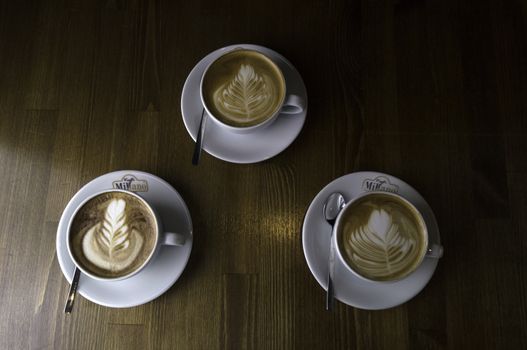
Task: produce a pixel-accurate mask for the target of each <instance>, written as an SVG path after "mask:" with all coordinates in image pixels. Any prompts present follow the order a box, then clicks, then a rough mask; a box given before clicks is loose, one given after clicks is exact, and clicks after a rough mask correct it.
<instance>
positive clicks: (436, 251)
mask: <svg viewBox="0 0 527 350" xmlns="http://www.w3.org/2000/svg"><path fill="white" fill-rule="evenodd" d="M442 256H443V246H441V245H439V244H431V245H429V246H428V249H427V250H426V257H427V258H434V259H439V258H440V257H442Z"/></svg>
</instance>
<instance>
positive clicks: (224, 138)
mask: <svg viewBox="0 0 527 350" xmlns="http://www.w3.org/2000/svg"><path fill="white" fill-rule="evenodd" d="M236 47H243V48H248V49H258V50H261V51H262V52H263V53H265V54H267V55H268V56H269V57H271V58H272V59H273V61H274V62H275V63H276V64H278V66H279V67H280V69H281V70H282V72H283V73H284V77H285V80H286V82H287V93H288V94H295V95H298V96H300V97H302V98H303V99H304V101H305V104H306V108H305V110H304V111H303V112H302V113H299V114H295V115H284V114H280V115H279V116H278V118H277V119H276V120H275V121H274V122H273V123H272V124H271V125H269V126H268V127H266V128H264V129H261V130H257V131H255V132H253V133H250V134H236V133H232V132H230V131H227V130H224V129H223V128H221V127H219V126H218V125H217V124H216V123H215V122H214V121H212V120H210V119H209V120H207V122H206V125H205V132H204V137H203V149H204V150H205V151H207V153H209V154H211V155H213V156H214V157H216V158H219V159H223V160H225V161H228V162H232V163H256V162H261V161H263V160H266V159H269V158H271V157H274V156H275V155H277V154H278V153H280V152H282V151H283V150H285V149H286V148H287V147H288V146H289V145H290V144H291V143H292V142H293V141H294V140H295V139H296V137H297V136H298V134H299V133H300V130H302V126H303V125H304V121H305V120H306V113H307V92H306V87H305V86H304V82H303V81H302V77H301V76H300V74H299V73H298V71H297V70H296V69H295V67H293V65H292V64H291V63H290V62H289V61H288V60H287V59H285V58H284V57H283V56H282V55H280V54H278V53H277V52H275V51H273V50H270V49H268V48H265V47H262V46H258V45H249V44H242V45H231V46H227V47H224V48H221V49H219V50H216V51H214V52H212V53H210V54H208V55H207V56H206V57H205V58H203V59H202V60H201V61H199V62H198V64H197V65H196V66H195V67H194V68H193V69H192V71H191V72H190V74H189V76H188V78H187V80H186V81H185V85H184V86H183V93H182V94H181V114H182V115H183V122H184V123H185V127H186V128H187V131H188V133H189V134H190V136H191V137H192V139H193V140H196V134H197V131H198V128H199V122H200V118H201V112H202V109H203V105H202V103H201V98H200V92H199V89H200V81H201V76H202V74H203V71H204V70H205V68H206V67H207V66H208V64H209V63H210V62H212V61H213V60H214V59H216V58H217V57H219V56H220V55H221V54H222V53H223V52H225V51H229V50H232V49H233V48H236Z"/></svg>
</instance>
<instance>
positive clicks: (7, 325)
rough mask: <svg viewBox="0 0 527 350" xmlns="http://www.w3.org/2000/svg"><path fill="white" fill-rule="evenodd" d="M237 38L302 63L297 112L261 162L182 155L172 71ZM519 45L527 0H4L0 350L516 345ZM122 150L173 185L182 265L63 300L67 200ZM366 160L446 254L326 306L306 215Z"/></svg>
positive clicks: (524, 46)
mask: <svg viewBox="0 0 527 350" xmlns="http://www.w3.org/2000/svg"><path fill="white" fill-rule="evenodd" d="M243 42H247V43H257V44H260V45H264V46H268V47H270V48H272V49H274V50H276V51H278V52H280V53H282V54H283V55H285V56H286V57H287V58H288V59H289V60H290V61H291V62H293V64H294V65H295V66H296V68H297V69H298V70H299V72H300V74H301V75H302V77H303V79H304V82H305V84H306V86H307V89H308V93H309V112H308V118H307V120H306V123H305V126H304V129H303V130H302V132H301V134H300V135H299V137H298V138H297V140H295V142H294V143H293V144H292V145H291V146H290V147H289V148H288V149H287V150H285V151H284V152H283V153H281V154H279V155H278V156H276V157H274V158H272V159H270V160H268V161H265V162H262V163H258V164H250V165H237V164H229V163H226V162H223V161H221V160H218V159H215V158H213V157H211V156H209V155H207V154H204V156H203V157H202V161H201V163H200V165H199V167H193V166H192V165H191V162H190V161H191V154H192V150H193V142H192V140H191V138H190V137H189V136H188V134H187V132H186V130H185V127H184V125H183V122H182V118H181V112H180V96H181V89H182V86H183V83H184V81H185V79H186V77H187V75H188V73H189V72H190V70H191V69H192V67H193V66H194V65H195V64H196V63H197V62H198V61H199V60H200V59H201V58H202V57H203V56H204V55H206V54H207V53H208V52H210V51H212V50H214V49H217V48H219V47H223V46H226V45H229V44H233V43H243ZM526 56H527V4H526V3H525V2H524V1H520V0H513V1H508V2H494V1H490V0H483V1H477V2H476V1H468V0H464V1H441V0H395V1H394V0H370V1H362V0H353V1H345V0H336V1H330V2H324V1H316V0H309V1H300V0H288V1H279V0H269V1H264V2H244V1H238V0H233V1H228V2H216V1H204V0H195V1H185V2H179V1H166V0H131V1H122V0H102V1H96V2H93V1H84V0H56V1H28V0H27V1H0V193H1V195H0V313H1V317H0V349H127V350H128V349H175V348H176V349H328V348H329V349H368V350H369V349H463V348H480V349H523V348H527V331H526V330H527V298H526V295H527V275H526V272H525V271H527V235H526V232H527V218H526V215H525V212H526V210H527V185H526V184H527V162H526V161H525V153H526V152H527V141H526V140H527V99H526V98H525V96H526V93H527V61H526V60H525V57H526ZM118 169H138V170H143V171H147V172H151V173H155V174H157V175H159V176H161V177H163V178H164V179H166V180H167V181H169V182H170V183H171V184H172V185H173V186H174V187H175V188H177V190H178V191H179V192H180V193H181V194H182V196H183V197H184V198H185V201H186V202H187V204H188V206H189V208H190V211H191V213H192V219H193V224H194V232H195V241H194V247H193V251H192V255H191V259H190V262H189V265H188V266H187V269H186V270H185V272H184V273H183V275H182V276H181V278H180V279H179V280H178V281H177V283H176V284H175V285H174V286H173V287H172V288H171V289H170V290H169V291H167V292H166V293H165V294H164V295H162V296H161V297H159V298H158V299H156V300H155V301H153V302H150V303H148V304H146V305H142V306H139V307H135V308H130V309H122V310H117V309H109V308H105V307H102V306H99V305H96V304H93V303H91V302H89V301H87V300H85V299H83V298H80V299H79V300H78V304H77V305H76V307H75V312H74V313H73V314H72V315H70V316H68V317H66V316H64V315H63V312H62V309H63V306H64V300H65V297H66V294H67V291H68V286H67V283H66V280H65V279H64V277H63V276H62V272H61V271H60V267H59V265H58V262H57V257H56V254H55V236H56V229H57V225H58V221H59V219H60V215H61V213H62V211H63V209H64V207H65V205H66V204H67V202H68V200H69V199H70V198H71V196H73V195H74V194H75V192H76V191H77V190H78V189H79V188H80V187H81V186H82V185H83V184H85V183H86V182H88V181H90V180H91V179H93V178H94V177H97V176H99V175H101V174H103V173H106V172H109V171H113V170H118ZM358 170H378V171H383V172H387V173H390V174H393V175H395V176H398V177H401V178H403V179H404V180H406V181H407V182H409V183H410V184H412V185H413V186H414V187H416V188H417V189H418V190H419V191H420V192H421V193H422V194H423V195H424V197H425V198H426V199H427V201H428V202H429V203H430V205H431V206H432V208H433V209H434V211H435V214H436V216H437V219H438V222H439V227H440V230H441V234H442V241H443V244H444V246H445V256H444V258H443V259H442V260H441V261H440V264H439V267H438V269H437V271H436V274H435V275H434V277H433V278H432V280H431V281H430V283H429V284H428V285H427V287H426V288H425V289H424V290H423V291H422V292H421V293H420V294H419V295H417V296H416V297H415V298H414V299H412V300H411V301H409V302H407V303H405V304H403V305H401V306H398V307H396V308H393V309H390V310H384V311H374V312H373V311H365V310H359V309H354V308H352V307H349V306H346V305H344V304H338V305H337V307H336V309H335V310H334V312H333V313H328V312H325V311H324V291H323V290H322V289H321V288H320V287H319V285H318V283H317V282H316V281H315V279H314V278H313V277H312V276H311V274H310V271H309V269H308V268H307V265H306V263H305V259H304V256H303V252H302V247H301V225H302V218H303V215H304V213H305V211H306V209H307V207H308V205H309V203H310V201H311V200H312V199H313V197H314V196H315V195H316V194H317V193H318V191H319V190H320V189H321V188H322V187H323V186H325V185H326V184H327V183H328V182H330V181H331V180H332V179H334V178H336V177H339V176H341V175H344V174H347V173H350V172H353V171H358Z"/></svg>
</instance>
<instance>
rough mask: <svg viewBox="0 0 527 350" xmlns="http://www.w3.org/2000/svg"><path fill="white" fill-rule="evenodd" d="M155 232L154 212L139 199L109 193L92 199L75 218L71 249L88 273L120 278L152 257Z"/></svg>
mask: <svg viewBox="0 0 527 350" xmlns="http://www.w3.org/2000/svg"><path fill="white" fill-rule="evenodd" d="M156 230H157V226H156V222H155V217H154V215H153V213H152V212H151V211H150V209H149V208H148V207H146V206H145V205H144V204H143V203H142V202H141V201H140V199H138V198H136V197H134V196H132V195H130V194H127V193H124V192H109V193H104V194H102V195H99V196H96V197H94V198H93V199H91V200H89V201H88V202H87V203H86V204H84V205H83V207H82V208H81V209H80V210H79V212H78V213H77V214H76V215H75V218H74V219H73V221H72V225H71V237H70V246H71V247H72V249H71V250H72V254H73V255H74V258H75V260H76V261H77V262H78V263H79V264H80V265H81V266H82V267H83V268H85V270H87V271H88V272H90V273H92V274H94V275H96V276H99V277H104V278H114V277H120V276H125V275H127V274H129V273H131V272H133V271H135V270H136V269H138V268H139V267H141V266H142V265H143V263H144V262H145V261H146V260H147V259H148V258H149V256H150V254H151V253H152V250H153V249H154V247H155V243H156Z"/></svg>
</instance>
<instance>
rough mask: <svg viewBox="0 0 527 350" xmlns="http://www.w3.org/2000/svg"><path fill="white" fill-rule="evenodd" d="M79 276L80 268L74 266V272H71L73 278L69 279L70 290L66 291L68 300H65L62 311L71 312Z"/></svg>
mask: <svg viewBox="0 0 527 350" xmlns="http://www.w3.org/2000/svg"><path fill="white" fill-rule="evenodd" d="M80 276H81V270H79V268H78V267H75V273H74V274H73V280H71V287H70V292H69V293H68V300H66V307H64V313H66V314H71V310H73V303H74V302H75V295H76V294H77V287H78V286H79V278H80Z"/></svg>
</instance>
